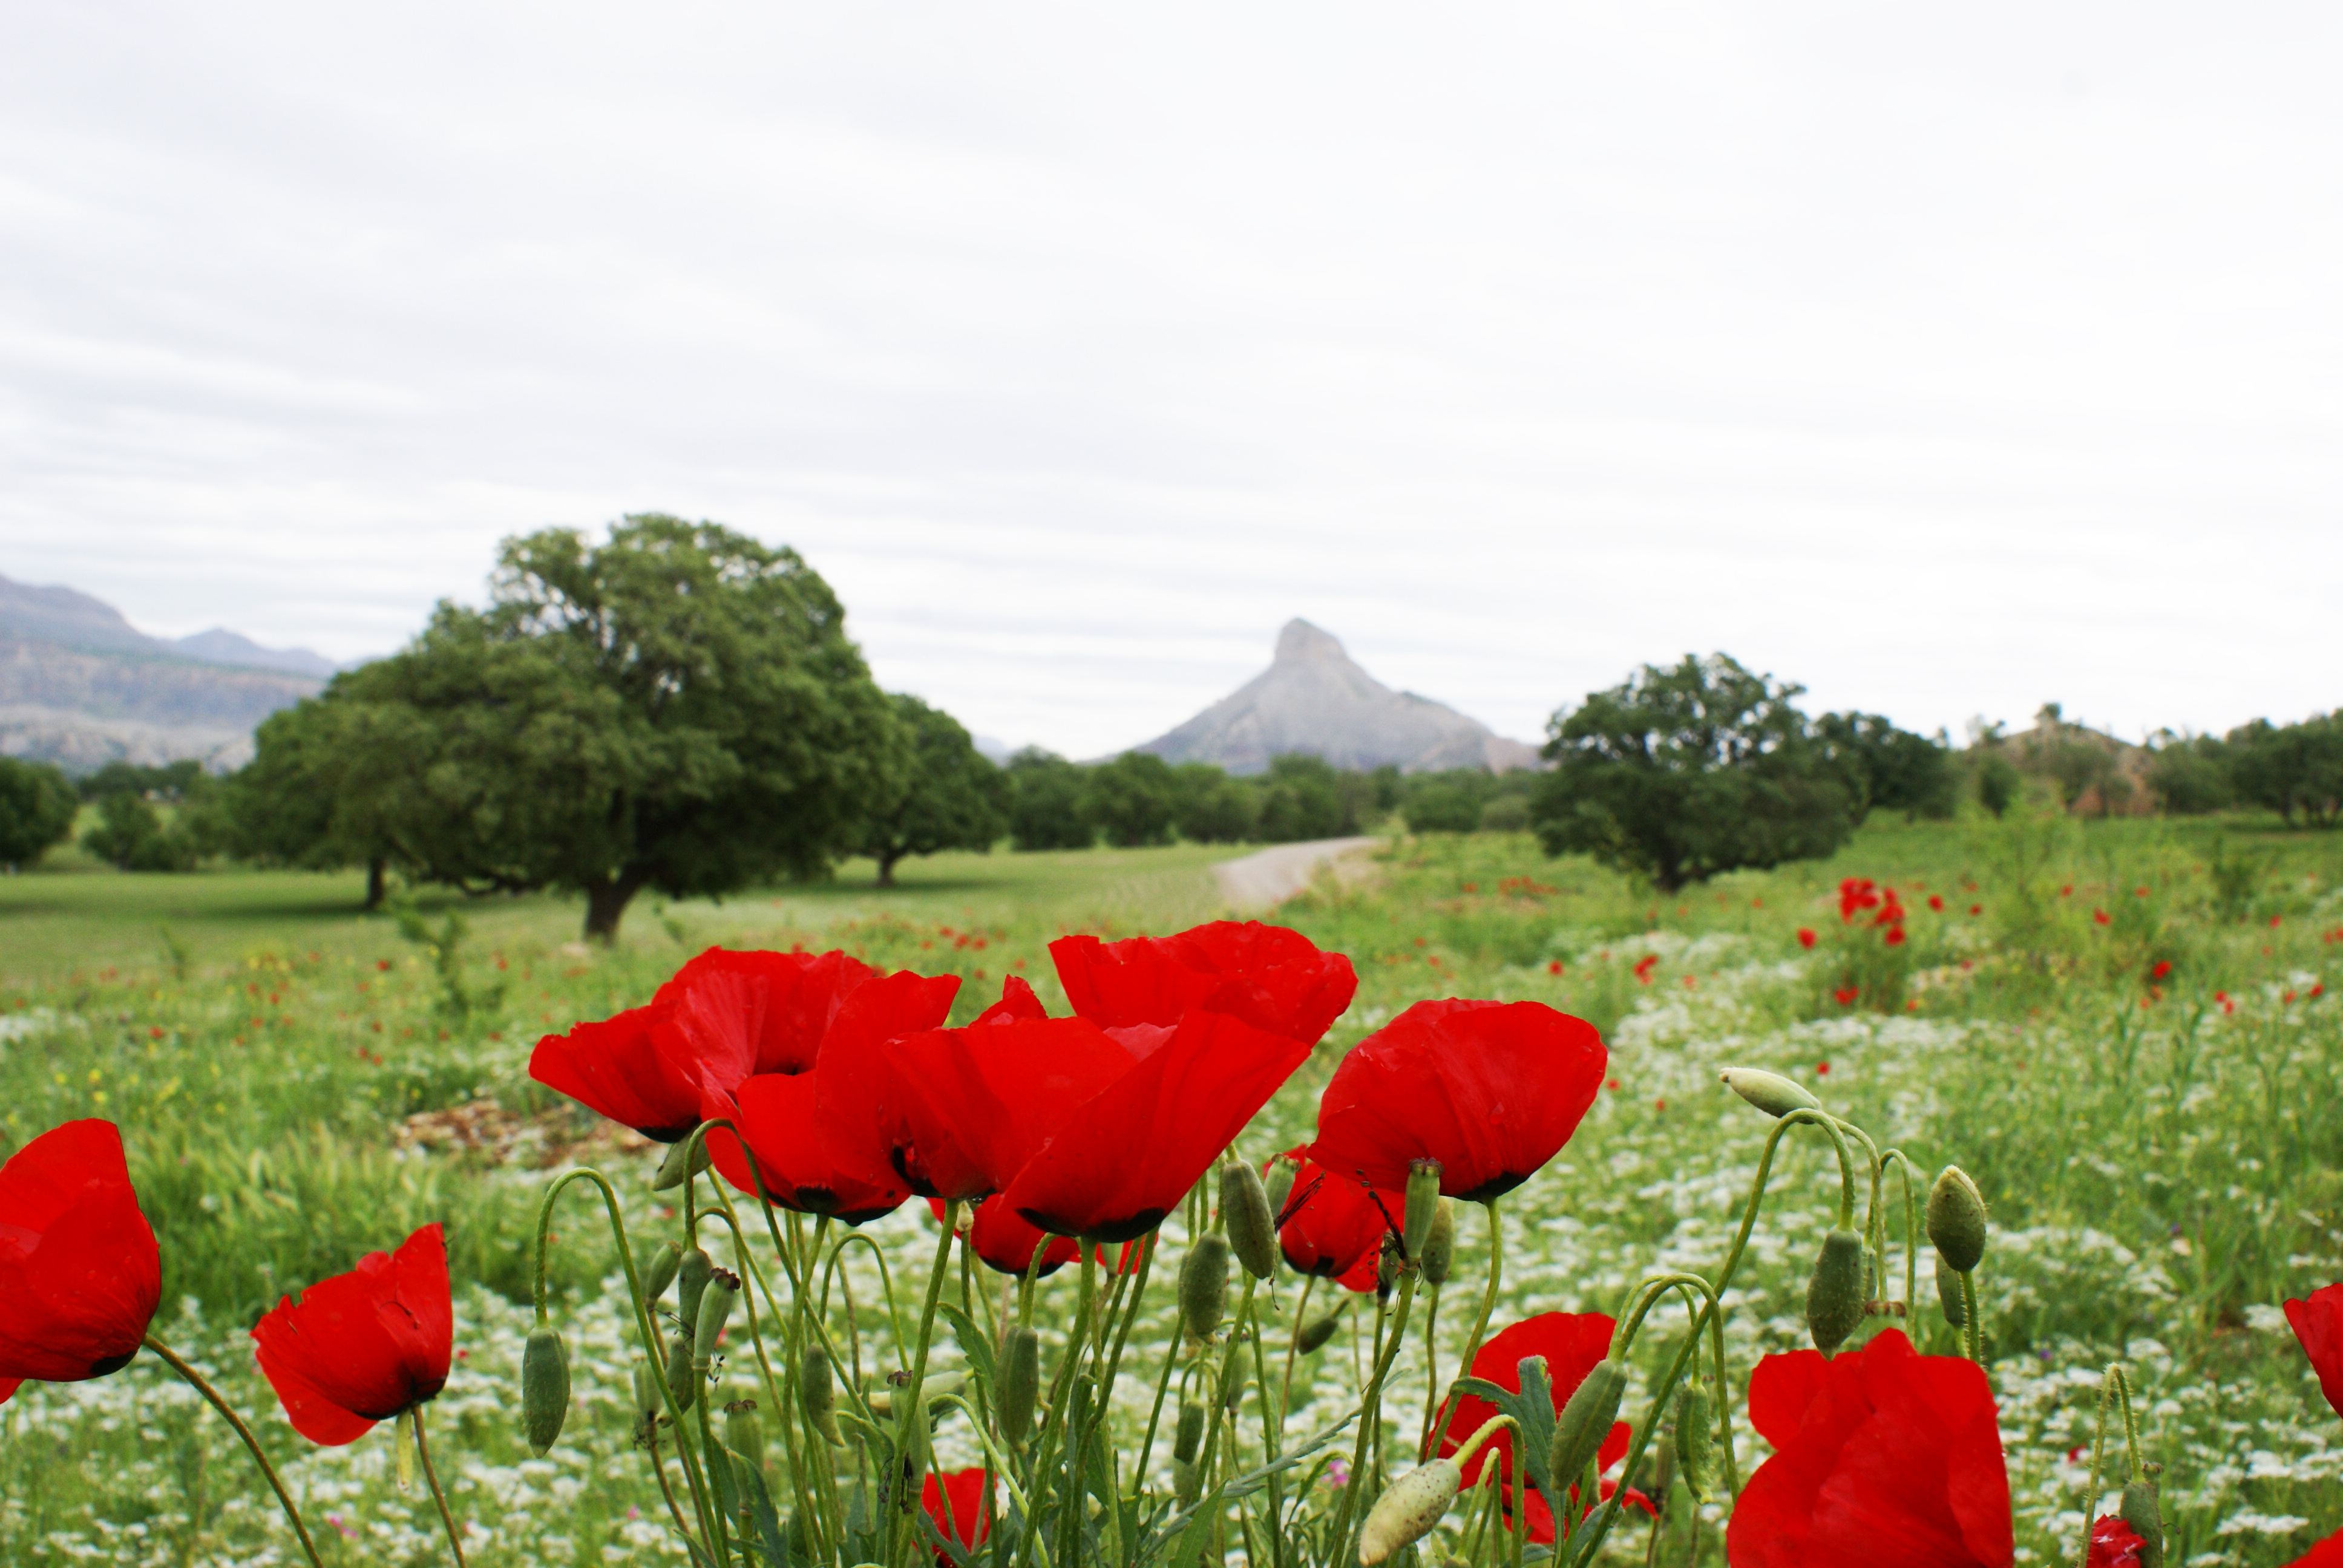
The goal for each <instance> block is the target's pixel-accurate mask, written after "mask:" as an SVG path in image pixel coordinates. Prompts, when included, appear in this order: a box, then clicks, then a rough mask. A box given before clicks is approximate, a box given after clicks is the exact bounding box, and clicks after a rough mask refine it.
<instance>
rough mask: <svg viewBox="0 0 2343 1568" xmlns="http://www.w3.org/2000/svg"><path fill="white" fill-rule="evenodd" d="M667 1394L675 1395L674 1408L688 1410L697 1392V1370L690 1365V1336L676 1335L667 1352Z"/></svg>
mask: <svg viewBox="0 0 2343 1568" xmlns="http://www.w3.org/2000/svg"><path fill="white" fill-rule="evenodd" d="M667 1392H669V1393H671V1394H673V1395H675V1408H676V1409H678V1410H679V1411H682V1410H689V1409H690V1408H691V1402H692V1399H693V1398H694V1397H695V1396H696V1395H697V1394H698V1393H699V1369H698V1368H697V1367H695V1366H693V1365H692V1364H691V1336H690V1335H689V1334H678V1335H676V1336H675V1342H674V1343H673V1344H671V1345H669V1347H668V1352H667Z"/></svg>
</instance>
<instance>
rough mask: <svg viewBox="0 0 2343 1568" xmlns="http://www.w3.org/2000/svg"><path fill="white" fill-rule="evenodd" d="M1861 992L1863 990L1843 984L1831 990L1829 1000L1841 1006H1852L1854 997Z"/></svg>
mask: <svg viewBox="0 0 2343 1568" xmlns="http://www.w3.org/2000/svg"><path fill="white" fill-rule="evenodd" d="M1862 994H1863V992H1862V991H1861V990H1857V989H1856V988H1855V987H1854V986H1851V985H1843V986H1841V987H1839V988H1838V989H1837V990H1835V991H1833V992H1831V1000H1833V1001H1835V1002H1836V1003H1838V1005H1839V1006H1841V1007H1853V1006H1854V1005H1855V998H1856V997H1859V996H1861V995H1862Z"/></svg>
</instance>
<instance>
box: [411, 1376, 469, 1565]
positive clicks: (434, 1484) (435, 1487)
mask: <svg viewBox="0 0 2343 1568" xmlns="http://www.w3.org/2000/svg"><path fill="white" fill-rule="evenodd" d="M411 1413H412V1414H413V1415H414V1417H415V1457H416V1458H417V1459H419V1460H421V1461H422V1462H423V1479H424V1480H426V1481H427V1482H429V1483H431V1501H432V1502H434V1503H437V1504H438V1505H439V1523H442V1524H444V1525H446V1526H447V1550H448V1551H450V1552H453V1553H455V1554H456V1568H464V1543H463V1542H462V1541H461V1540H460V1539H458V1536H457V1533H456V1515H455V1514H454V1513H450V1512H449V1511H448V1508H447V1493H445V1492H443V1491H441V1490H440V1489H439V1472H438V1470H437V1467H436V1466H434V1465H433V1464H432V1462H431V1444H430V1443H428V1442H426V1441H424V1437H423V1407H422V1406H421V1405H419V1404H418V1405H417V1406H416V1407H415V1409H414V1411H413V1412H411Z"/></svg>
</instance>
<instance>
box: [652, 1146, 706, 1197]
mask: <svg viewBox="0 0 2343 1568" xmlns="http://www.w3.org/2000/svg"><path fill="white" fill-rule="evenodd" d="M686 1149H689V1150H690V1151H691V1152H690V1154H689V1155H686V1154H685V1153H684V1151H685V1150H686ZM686 1159H689V1161H691V1165H690V1169H689V1171H686V1170H685V1168H684V1161H685V1160H686ZM708 1166H709V1154H708V1140H707V1139H705V1138H702V1139H699V1140H698V1141H694V1140H692V1139H691V1138H689V1137H686V1138H685V1139H684V1141H682V1142H680V1143H670V1144H669V1145H668V1146H667V1153H666V1155H665V1156H664V1157H662V1158H661V1159H660V1161H659V1171H658V1173H657V1174H656V1175H654V1176H652V1178H651V1191H654V1192H665V1191H669V1190H670V1189H672V1188H676V1187H680V1186H682V1185H683V1182H684V1178H685V1177H686V1175H687V1174H689V1175H692V1176H697V1175H699V1173H700V1172H701V1171H705V1170H707V1169H708Z"/></svg>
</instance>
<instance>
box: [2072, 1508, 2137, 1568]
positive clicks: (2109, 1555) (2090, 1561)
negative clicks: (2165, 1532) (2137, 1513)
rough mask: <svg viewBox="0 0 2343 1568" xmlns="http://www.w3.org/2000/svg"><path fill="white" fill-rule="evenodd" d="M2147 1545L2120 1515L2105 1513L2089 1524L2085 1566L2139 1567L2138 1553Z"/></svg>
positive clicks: (2107, 1567)
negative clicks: (2089, 1536)
mask: <svg viewBox="0 0 2343 1568" xmlns="http://www.w3.org/2000/svg"><path fill="white" fill-rule="evenodd" d="M2146 1546H2147V1542H2145V1541H2142V1540H2141V1539H2140V1538H2139V1536H2138V1535H2137V1533H2135V1532H2134V1531H2133V1530H2132V1527H2131V1526H2130V1525H2128V1524H2127V1523H2124V1522H2123V1519H2122V1517H2121V1516H2120V1515H2118V1514H2114V1513H2110V1514H2107V1515H2105V1516H2104V1517H2102V1518H2101V1519H2100V1520H2099V1521H2098V1523H2096V1524H2093V1525H2092V1526H2091V1551H2090V1555H2089V1556H2088V1557H2087V1558H2086V1559H2085V1560H2084V1563H2085V1568H2139V1554H2140V1553H2141V1551H2142V1550H2143V1549H2144V1548H2145V1547H2146Z"/></svg>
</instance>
